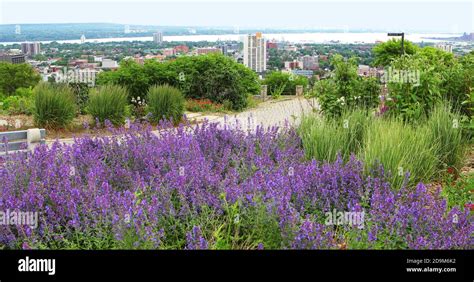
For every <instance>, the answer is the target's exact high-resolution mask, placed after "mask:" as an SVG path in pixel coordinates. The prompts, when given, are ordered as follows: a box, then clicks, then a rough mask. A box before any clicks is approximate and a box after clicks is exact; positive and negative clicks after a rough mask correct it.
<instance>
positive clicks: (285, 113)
mask: <svg viewBox="0 0 474 282" xmlns="http://www.w3.org/2000/svg"><path fill="white" fill-rule="evenodd" d="M315 105H317V103H316V100H315V99H305V98H303V97H291V98H289V97H288V98H287V97H285V98H281V99H279V100H269V101H266V102H262V103H260V104H259V105H258V106H257V107H256V108H253V109H249V110H247V111H244V112H241V113H237V114H234V115H224V116H222V115H199V114H191V115H189V116H188V118H189V119H190V120H191V121H195V122H202V121H204V120H205V119H207V120H208V121H209V122H211V123H214V122H218V123H219V126H222V127H223V126H227V127H231V128H233V127H241V128H242V129H249V130H252V131H253V130H255V128H256V127H257V126H258V125H262V126H263V127H265V128H266V127H269V126H283V125H285V122H288V123H289V124H291V125H297V124H298V123H299V121H300V120H301V117H302V116H303V114H308V113H310V112H311V111H312V110H313V108H314V107H315ZM157 133H158V132H155V134H157ZM55 141H56V140H47V141H46V143H47V144H49V145H50V144H52V143H54V142H55ZM59 141H60V142H62V143H66V144H72V143H74V139H73V138H67V139H59Z"/></svg>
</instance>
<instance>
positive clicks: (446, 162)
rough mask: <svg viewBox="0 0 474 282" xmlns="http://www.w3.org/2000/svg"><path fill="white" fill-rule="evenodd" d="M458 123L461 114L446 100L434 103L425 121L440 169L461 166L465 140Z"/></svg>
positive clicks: (458, 167)
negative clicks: (451, 107)
mask: <svg viewBox="0 0 474 282" xmlns="http://www.w3.org/2000/svg"><path fill="white" fill-rule="evenodd" d="M460 123H461V116H460V115H459V113H458V112H456V111H453V110H451V109H450V106H449V103H448V102H444V103H440V104H438V105H436V106H435V107H434V109H433V110H432V111H431V114H430V117H429V118H428V120H427V122H426V127H427V129H428V132H429V137H430V138H431V143H432V144H433V145H436V151H435V154H436V156H437V158H438V160H439V164H438V167H439V168H440V169H443V168H447V167H448V168H454V169H457V170H459V169H460V168H461V166H462V161H463V156H464V152H465V143H466V142H465V141H464V140H463V134H462V128H461V124H460Z"/></svg>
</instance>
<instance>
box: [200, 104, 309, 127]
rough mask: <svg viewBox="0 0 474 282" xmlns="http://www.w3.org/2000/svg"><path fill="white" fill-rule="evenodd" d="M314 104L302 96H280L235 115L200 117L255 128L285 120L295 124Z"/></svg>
mask: <svg viewBox="0 0 474 282" xmlns="http://www.w3.org/2000/svg"><path fill="white" fill-rule="evenodd" d="M315 105H316V101H315V100H314V99H311V100H310V99H305V98H303V97H295V98H281V100H269V101H266V102H263V103H260V104H259V105H258V107H256V108H253V109H250V110H247V111H245V112H242V113H238V114H235V115H226V116H223V117H216V116H203V117H200V119H201V120H202V119H204V118H207V119H208V120H209V121H210V122H218V123H220V124H222V125H224V124H227V125H228V126H236V124H237V125H239V126H241V127H242V128H244V129H252V130H253V129H255V128H256V127H257V126H258V125H262V126H264V127H269V126H274V125H278V126H283V125H285V122H289V123H290V124H293V125H296V124H298V123H299V122H300V120H301V117H302V116H303V114H308V113H310V112H311V111H312V110H313V108H314V107H315Z"/></svg>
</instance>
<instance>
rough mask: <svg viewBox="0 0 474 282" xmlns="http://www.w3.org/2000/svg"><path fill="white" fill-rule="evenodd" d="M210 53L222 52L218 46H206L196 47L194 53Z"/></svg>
mask: <svg viewBox="0 0 474 282" xmlns="http://www.w3.org/2000/svg"><path fill="white" fill-rule="evenodd" d="M210 53H219V54H220V53H222V50H221V49H220V48H212V47H207V48H197V49H196V54H198V55H204V54H210Z"/></svg>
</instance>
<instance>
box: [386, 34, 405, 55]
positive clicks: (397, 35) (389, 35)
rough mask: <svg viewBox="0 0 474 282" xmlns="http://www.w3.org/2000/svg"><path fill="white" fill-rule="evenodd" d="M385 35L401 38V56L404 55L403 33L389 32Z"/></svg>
mask: <svg viewBox="0 0 474 282" xmlns="http://www.w3.org/2000/svg"><path fill="white" fill-rule="evenodd" d="M387 35H388V36H401V37H402V55H403V54H405V47H404V42H405V32H389V33H388V34H387Z"/></svg>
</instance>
